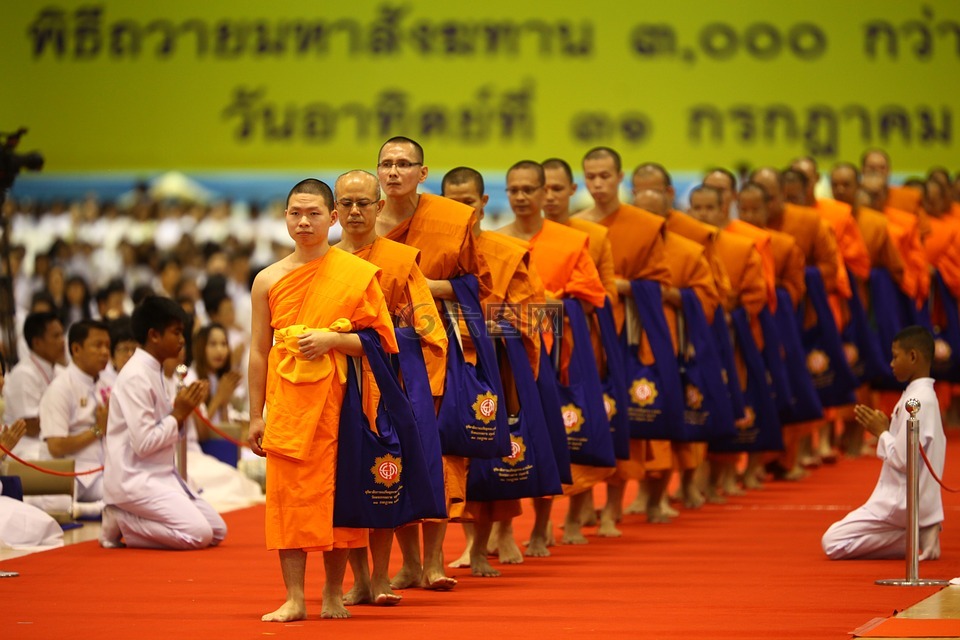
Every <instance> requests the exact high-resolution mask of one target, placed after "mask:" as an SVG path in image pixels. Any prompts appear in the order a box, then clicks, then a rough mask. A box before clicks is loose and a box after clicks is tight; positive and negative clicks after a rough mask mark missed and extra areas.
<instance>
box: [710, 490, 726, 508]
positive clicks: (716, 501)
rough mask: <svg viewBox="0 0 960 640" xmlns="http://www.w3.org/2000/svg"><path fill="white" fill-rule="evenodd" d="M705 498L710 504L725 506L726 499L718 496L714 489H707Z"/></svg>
mask: <svg viewBox="0 0 960 640" xmlns="http://www.w3.org/2000/svg"><path fill="white" fill-rule="evenodd" d="M706 498H707V502H709V503H710V504H727V499H726V498H724V497H723V496H722V495H720V493H719V492H718V491H717V490H716V488H714V487H707V495H706Z"/></svg>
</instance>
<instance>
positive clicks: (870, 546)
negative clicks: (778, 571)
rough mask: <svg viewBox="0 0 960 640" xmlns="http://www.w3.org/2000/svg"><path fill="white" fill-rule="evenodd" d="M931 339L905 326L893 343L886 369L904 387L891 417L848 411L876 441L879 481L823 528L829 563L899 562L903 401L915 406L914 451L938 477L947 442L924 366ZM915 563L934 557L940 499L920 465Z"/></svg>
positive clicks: (902, 548)
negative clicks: (919, 450) (917, 422)
mask: <svg viewBox="0 0 960 640" xmlns="http://www.w3.org/2000/svg"><path fill="white" fill-rule="evenodd" d="M933 349H934V342H933V336H932V335H930V332H929V331H927V330H926V329H924V328H923V327H917V326H913V327H907V328H905V329H904V330H903V331H901V332H900V333H898V334H897V335H896V337H895V338H894V339H893V348H892V353H893V359H892V360H891V362H890V367H891V368H892V369H893V375H894V376H896V378H897V380H899V381H900V382H906V383H907V388H906V389H905V390H904V391H903V395H901V396H900V400H898V401H897V406H896V408H895V409H894V410H893V416H892V417H891V418H890V419H889V421H888V419H887V416H886V415H884V414H883V412H882V411H877V410H876V409H871V408H869V407H866V406H864V405H857V406H856V407H854V417H856V419H857V422H859V423H860V424H861V425H863V427H864V428H865V429H866V430H868V431H869V432H870V433H872V434H874V435H875V436H877V457H878V458H880V459H881V460H883V466H882V467H881V468H880V478H879V479H878V480H877V486H876V487H875V488H874V490H873V493H872V494H871V495H870V498H869V499H868V500H867V502H866V504H864V505H863V506H862V507H859V508H857V509H854V510H853V511H851V512H850V513H848V514H847V516H846V517H845V518H844V519H843V520H841V521H839V522H835V523H834V524H833V525H831V526H830V528H829V529H827V532H826V533H825V534H823V540H822V544H823V551H824V553H826V554H827V557H829V558H830V559H831V560H853V559H878V558H903V557H904V556H905V555H906V546H907V545H906V537H907V517H908V516H907V504H906V496H907V453H908V452H907V418H909V417H910V414H909V413H908V412H907V409H906V407H905V404H906V402H907V400H910V399H916V400H918V401H919V402H920V412H919V414H918V415H917V417H918V418H919V420H920V433H919V439H920V446H921V447H922V448H923V451H924V453H926V455H927V458H928V459H929V460H930V465H931V466H932V467H933V471H934V473H936V474H937V477H942V476H943V462H944V458H945V457H946V451H947V439H946V436H945V435H944V433H943V425H942V423H941V420H940V405H939V404H938V402H937V394H936V393H935V392H934V390H933V378H931V377H930V363H931V362H933ZM919 473H920V496H919V498H920V499H919V518H920V559H921V560H936V559H937V558H939V557H940V523H941V522H943V500H942V497H941V495H940V486H939V485H938V484H937V481H936V480H935V479H934V478H933V477H932V476H931V474H930V472H929V470H928V469H927V468H926V466H924V465H923V463H922V462H921V464H920V469H919Z"/></svg>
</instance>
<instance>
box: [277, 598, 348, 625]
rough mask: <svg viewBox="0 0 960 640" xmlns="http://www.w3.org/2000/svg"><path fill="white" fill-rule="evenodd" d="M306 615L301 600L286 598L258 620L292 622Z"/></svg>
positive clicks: (305, 609)
mask: <svg viewBox="0 0 960 640" xmlns="http://www.w3.org/2000/svg"><path fill="white" fill-rule="evenodd" d="M344 611H346V609H344ZM348 615H349V614H348ZM306 617H307V608H306V607H305V606H304V604H303V603H302V602H294V601H293V600H287V601H286V602H284V603H283V604H282V605H280V608H279V609H277V610H276V611H273V612H271V613H267V614H264V615H263V616H261V617H260V620H262V621H263V622H293V621H294V620H303V619H305V618H306Z"/></svg>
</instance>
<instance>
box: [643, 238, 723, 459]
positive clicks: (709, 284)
mask: <svg viewBox="0 0 960 640" xmlns="http://www.w3.org/2000/svg"><path fill="white" fill-rule="evenodd" d="M664 254H665V255H666V258H667V266H668V267H669V269H670V285H671V286H673V287H676V288H678V289H692V290H693V292H694V293H696V295H697V299H698V300H700V304H701V305H702V306H703V312H704V314H705V315H706V317H707V318H712V317H713V315H714V313H715V312H716V310H717V307H718V306H719V305H720V304H721V301H720V296H719V294H718V293H717V285H716V282H715V280H714V277H713V273H712V272H711V271H710V265H709V264H707V258H706V255H705V252H704V249H703V247H702V246H701V245H700V244H698V243H697V242H694V241H693V240H689V239H687V238H684V237H683V236H681V235H679V234H676V233H670V232H669V231H668V232H667V234H666V237H665V238H664ZM664 313H665V315H666V317H667V326H668V327H670V334H671V337H672V338H673V344H674V345H675V346H676V347H679V345H680V340H679V337H680V336H679V322H678V314H677V309H675V308H674V307H673V306H670V305H666V306H665V307H664ZM672 448H673V453H674V454H675V456H676V460H677V466H679V467H680V469H683V470H687V469H696V468H697V467H699V466H700V464H701V463H702V462H703V460H704V458H706V455H707V444H706V443H705V442H677V443H673V445H672ZM658 459H659V458H658ZM646 466H647V469H648V470H650V471H657V470H659V469H658V468H657V467H656V466H655V464H654V463H653V462H649V463H647V465H646Z"/></svg>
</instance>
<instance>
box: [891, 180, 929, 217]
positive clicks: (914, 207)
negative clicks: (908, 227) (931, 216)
mask: <svg viewBox="0 0 960 640" xmlns="http://www.w3.org/2000/svg"><path fill="white" fill-rule="evenodd" d="M922 200H923V194H922V193H920V192H919V191H918V190H916V189H914V188H912V187H889V188H888V189H887V202H886V205H885V206H886V207H890V208H893V209H899V210H900V211H906V212H907V213H912V214H917V213H919V212H920V204H921V201H922Z"/></svg>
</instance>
